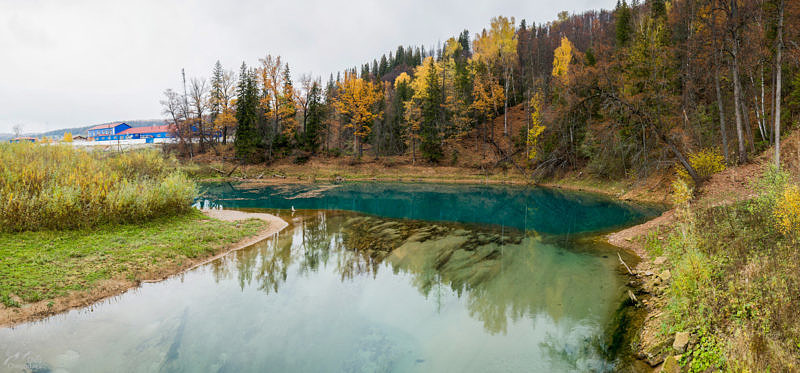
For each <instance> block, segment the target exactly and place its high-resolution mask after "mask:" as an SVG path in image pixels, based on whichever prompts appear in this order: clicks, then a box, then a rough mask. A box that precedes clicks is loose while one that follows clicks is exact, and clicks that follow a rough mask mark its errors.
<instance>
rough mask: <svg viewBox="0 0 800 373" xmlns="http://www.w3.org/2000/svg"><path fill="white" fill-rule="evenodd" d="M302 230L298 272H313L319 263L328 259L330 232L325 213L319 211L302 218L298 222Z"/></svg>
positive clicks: (326, 261) (326, 262)
mask: <svg viewBox="0 0 800 373" xmlns="http://www.w3.org/2000/svg"><path fill="white" fill-rule="evenodd" d="M299 224H300V229H301V232H302V243H301V247H302V253H303V256H302V258H301V259H300V273H308V272H315V271H316V270H317V269H318V268H319V265H320V264H323V265H326V264H328V259H330V252H331V250H330V245H331V240H330V233H329V232H328V224H327V220H326V218H325V213H324V212H322V211H320V212H318V213H317V215H316V216H315V217H312V218H306V219H303V220H302V221H301V222H300V223H299Z"/></svg>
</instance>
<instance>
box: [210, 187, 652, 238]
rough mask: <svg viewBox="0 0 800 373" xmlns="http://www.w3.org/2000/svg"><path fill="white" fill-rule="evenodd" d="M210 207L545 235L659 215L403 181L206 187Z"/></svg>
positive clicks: (577, 199) (530, 191)
mask: <svg viewBox="0 0 800 373" xmlns="http://www.w3.org/2000/svg"><path fill="white" fill-rule="evenodd" d="M203 190H204V191H205V193H206V194H208V195H209V196H211V197H212V198H210V199H209V202H211V205H213V204H214V203H218V204H220V205H223V206H225V207H228V208H262V207H270V208H275V209H290V208H291V207H292V206H294V208H296V209H325V210H349V211H357V212H363V213H366V214H372V215H378V216H384V217H390V218H406V219H419V220H430V221H450V222H461V223H481V224H494V225H505V226H509V227H514V228H517V229H522V230H535V231H537V232H539V233H547V234H568V233H583V232H591V231H598V230H608V229H613V228H619V227H621V226H625V225H630V224H631V223H632V222H640V221H643V220H644V219H646V218H647V217H650V216H654V215H656V214H657V213H659V211H658V210H657V209H654V208H651V207H643V206H636V205H633V204H626V203H621V202H618V201H614V200H611V199H609V198H606V197H603V196H598V195H595V194H590V193H581V192H573V191H561V190H557V189H551V188H529V187H521V186H487V185H454V184H450V185H442V184H407V183H348V184H343V185H316V184H310V185H309V184H295V185H292V184H289V185H268V184H260V185H259V184H250V185H247V184H228V183H217V184H207V185H205V186H204V188H203Z"/></svg>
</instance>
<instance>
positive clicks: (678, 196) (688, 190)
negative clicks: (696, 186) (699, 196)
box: [672, 178, 694, 206]
mask: <svg viewBox="0 0 800 373" xmlns="http://www.w3.org/2000/svg"><path fill="white" fill-rule="evenodd" d="M693 195H694V191H693V190H692V187H691V186H689V183H688V182H687V181H686V180H685V179H683V178H677V179H675V181H673V182H672V201H673V202H674V203H675V205H676V206H685V205H686V204H688V203H689V201H691V200H692V196H693Z"/></svg>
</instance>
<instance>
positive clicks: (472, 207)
mask: <svg viewBox="0 0 800 373" xmlns="http://www.w3.org/2000/svg"><path fill="white" fill-rule="evenodd" d="M472 188H475V189H472ZM264 189H266V191H265V190H264ZM264 189H262V188H261V187H255V186H246V185H212V186H209V187H207V189H206V195H205V199H204V200H202V201H199V204H202V205H207V206H216V207H226V208H228V207H236V208H244V207H246V208H248V209H265V210H264V211H269V212H273V213H277V214H279V215H280V216H281V217H283V218H284V220H287V221H289V222H290V226H289V227H288V228H286V229H285V230H284V231H282V232H281V233H279V234H277V235H275V236H273V237H271V238H270V239H267V240H265V241H262V242H260V243H258V244H256V245H254V246H252V247H250V248H248V249H244V250H240V251H237V252H234V253H231V254H229V255H226V256H224V257H222V258H221V259H219V260H216V261H214V262H211V263H209V264H208V265H205V266H201V267H199V268H197V269H195V270H192V271H189V272H186V273H184V274H182V275H180V276H176V277H173V278H171V279H168V280H166V281H163V282H159V283H155V284H144V285H143V286H141V287H140V288H138V289H134V290H132V291H129V292H128V293H125V294H123V295H121V296H118V297H115V298H112V299H110V300H108V301H105V302H102V303H100V304H97V305H95V306H93V307H89V308H85V309H80V310H74V311H71V312H68V313H65V314H61V315H57V316H54V317H51V318H48V319H46V320H43V321H41V322H36V323H29V324H23V325H20V326H18V327H15V328H13V329H11V328H6V329H0V363H2V365H0V371H6V370H7V371H26V370H28V371H31V370H37V369H38V370H39V371H54V372H55V371H60V372H64V371H69V372H109V371H134V372H159V371H163V372H264V371H269V372H489V371H491V372H502V371H509V372H530V371H533V372H551V371H609V370H613V368H614V359H613V357H611V356H608V354H607V353H605V351H606V350H607V348H608V345H607V343H608V342H607V341H608V336H607V334H606V329H607V327H608V326H609V322H610V320H611V317H612V315H613V312H614V310H615V309H616V308H617V306H618V305H619V302H620V299H621V298H620V297H621V295H622V294H623V290H624V279H623V278H622V277H621V276H620V272H619V268H618V261H617V257H616V253H617V251H616V250H615V249H614V248H612V247H609V246H605V245H602V244H598V243H595V242H593V241H591V240H588V239H586V234H583V235H573V234H572V233H575V232H590V231H595V230H604V229H607V228H608V227H612V226H621V225H625V224H631V223H633V222H636V221H638V220H641V219H644V218H646V217H647V216H648V214H650V213H651V212H649V210H646V209H645V210H643V209H639V208H636V207H633V206H628V205H618V204H615V203H613V202H611V201H609V200H605V199H603V198H600V197H596V196H591V195H584V194H573V193H560V192H552V191H544V192H542V193H535V191H534V192H531V191H525V190H523V189H520V188H502V187H469V186H428V185H423V186H413V185H405V184H357V185H355V186H353V185H345V186H341V187H335V188H333V189H327V187H323V188H320V187H319V186H316V187H309V186H280V187H276V186H273V187H269V188H264ZM411 189H413V190H411ZM359 191H360V192H359ZM359 193H362V194H363V197H364V198H363V199H364V200H366V202H360V201H358V200H359ZM472 193H474V194H475V195H476V196H478V197H476V198H474V199H473V198H470V194H472ZM273 194H274V195H276V196H283V197H275V196H272V195H273ZM298 195H299V196H300V197H299V198H295V197H297V196H298ZM548 196H549V197H552V198H553V200H548V198H549V197H548ZM534 197H535V198H534ZM315 201H316V202H315ZM379 201H382V202H379ZM471 201H472V202H471ZM298 202H300V203H298ZM435 203H441V204H442V205H440V206H439V209H440V210H448V211H446V212H442V213H436V209H434V208H433V207H432V206H431V205H433V204H435ZM450 203H452V204H450ZM519 203H525V204H527V208H526V209H525V210H519V209H517V208H516V207H513V208H506V209H504V208H503V207H501V206H502V205H504V204H505V205H506V206H509V205H511V204H519ZM347 204H349V205H348V206H346V205H347ZM387 204H388V205H390V206H382V205H387ZM445 204H447V205H445ZM534 204H536V206H534ZM287 205H288V207H291V206H294V207H295V208H298V209H299V208H306V207H313V208H314V209H313V210H300V211H298V212H296V213H291V212H289V211H287V210H274V208H287ZM592 206H595V207H597V208H600V207H599V206H605V207H607V208H610V209H611V210H612V211H610V212H607V213H605V214H604V213H601V212H596V211H595V212H593V211H590V210H592V209H593V207H592ZM322 207H324V209H320V208H322ZM554 207H555V208H556V210H553V211H552V212H551V213H550V214H549V215H550V219H551V220H560V221H563V222H565V224H567V225H569V227H568V228H562V229H558V224H556V223H553V222H547V220H548V219H547V218H546V217H547V216H548V214H546V213H543V212H537V211H541V210H542V209H543V208H548V209H549V208H554ZM605 207H604V208H605ZM489 209H490V210H489ZM344 210H349V211H344ZM456 210H457V211H456ZM509 210H511V211H509ZM480 211H486V214H484V215H487V216H488V217H486V216H481V215H482V214H480ZM513 211H517V212H513ZM520 211H521V212H520ZM526 211H527V212H526ZM364 213H368V214H364ZM402 214H407V215H403V216H400V215H402ZM407 217H411V219H409V218H407ZM512 217H514V219H523V220H524V221H522V222H519V221H513V222H512V221H510V220H511V219H512ZM577 217H583V218H589V217H594V218H597V219H601V220H602V221H601V222H581V221H580V219H577ZM507 219H508V220H507ZM454 221H455V222H454ZM526 227H527V229H524V228H526ZM533 228H538V229H541V231H537V230H535V229H533ZM547 230H551V231H555V232H558V233H548V232H544V231H547ZM565 233H569V234H565ZM623 255H624V254H623Z"/></svg>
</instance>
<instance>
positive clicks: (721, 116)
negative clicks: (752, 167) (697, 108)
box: [714, 58, 730, 163]
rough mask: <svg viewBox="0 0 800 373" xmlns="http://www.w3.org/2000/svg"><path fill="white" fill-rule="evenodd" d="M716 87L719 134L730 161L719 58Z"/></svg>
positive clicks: (723, 150)
mask: <svg viewBox="0 0 800 373" xmlns="http://www.w3.org/2000/svg"><path fill="white" fill-rule="evenodd" d="M714 88H715V89H716V91H717V109H718V110H719V134H720V136H722V154H724V155H725V162H726V163H728V162H730V154H729V153H728V130H727V129H726V126H725V107H724V105H723V104H722V91H721V90H720V88H719V58H717V61H716V63H715V64H714Z"/></svg>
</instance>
